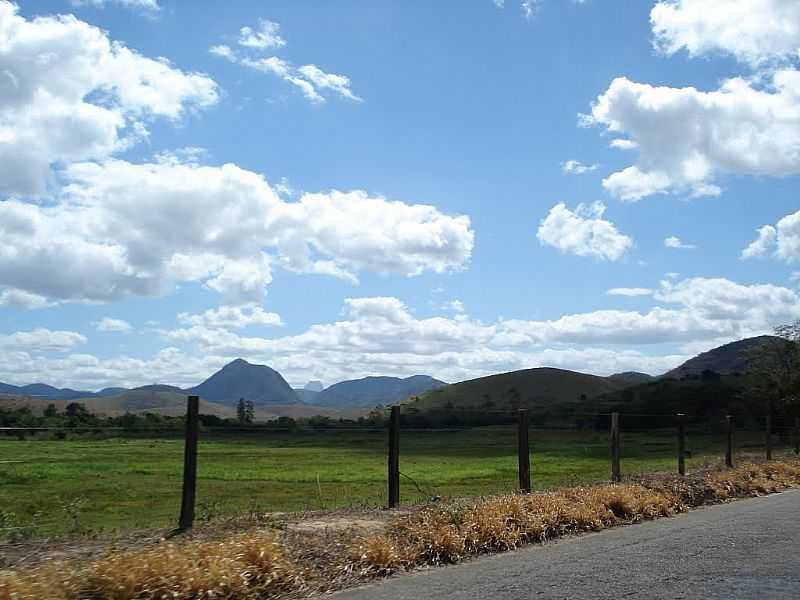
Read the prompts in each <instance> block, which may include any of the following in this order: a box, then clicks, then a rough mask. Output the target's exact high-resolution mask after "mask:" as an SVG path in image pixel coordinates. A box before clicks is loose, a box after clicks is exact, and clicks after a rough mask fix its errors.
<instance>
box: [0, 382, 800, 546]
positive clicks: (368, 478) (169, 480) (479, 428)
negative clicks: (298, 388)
mask: <svg viewBox="0 0 800 600" xmlns="http://www.w3.org/2000/svg"><path fill="white" fill-rule="evenodd" d="M171 423H172V424H171V425H169V426H165V427H161V428H157V429H150V430H145V431H142V430H137V429H135V428H130V427H72V428H69V429H64V428H47V427H41V428H31V427H4V428H0V507H2V508H0V539H3V538H5V539H6V540H7V541H8V540H15V539H16V540H19V539H26V537H27V538H39V537H47V536H52V535H60V534H64V533H77V532H83V533H85V532H89V531H92V532H93V531H97V530H102V529H132V528H138V527H156V526H157V527H169V526H172V527H175V531H176V532H180V531H184V530H186V529H189V528H191V527H192V526H193V525H194V524H195V522H196V521H197V520H201V521H205V520H210V519H213V518H215V517H217V516H222V515H241V514H245V515H248V514H249V515H259V518H269V517H268V515H269V513H270V512H273V511H295V510H309V509H319V508H339V507H376V506H388V507H390V508H393V507H397V506H398V505H400V504H401V503H413V502H419V501H426V502H427V501H431V500H436V499H437V498H438V497H444V496H477V495H485V494H491V493H498V492H514V491H521V492H530V491H531V490H532V489H551V488H555V487H560V486H565V485H582V484H589V483H595V482H601V481H608V480H609V479H611V480H612V481H620V480H621V479H622V477H623V476H634V477H635V476H640V475H645V474H647V473H654V472H677V473H679V474H681V475H684V474H685V473H687V472H688V471H691V470H697V469H702V468H704V467H712V466H714V467H721V466H723V465H727V466H729V467H730V466H733V465H734V463H735V462H737V461H738V462H741V461H744V460H750V459H755V458H760V459H764V458H766V459H772V458H779V457H781V456H786V455H790V454H797V453H798V452H800V422H799V421H798V419H796V418H793V417H792V418H791V422H787V421H786V420H781V419H777V420H776V419H774V418H773V416H772V415H769V414H767V415H764V416H763V417H762V418H758V419H753V418H751V417H748V418H747V419H741V420H737V417H736V416H731V415H727V416H726V415H719V417H709V416H708V415H705V416H702V417H698V416H691V415H683V414H673V415H669V414H646V415H639V414H627V413H622V414H621V413H617V412H614V413H598V414H572V415H570V416H569V418H568V419H566V418H564V419H560V420H553V419H547V418H545V416H543V415H541V414H535V413H529V411H528V410H526V409H520V410H492V409H489V408H487V409H485V410H484V409H460V408H459V409H453V408H452V407H447V408H444V409H441V410H440V411H439V412H438V413H437V412H435V411H432V412H426V414H424V415H422V414H419V413H417V412H416V411H414V410H413V408H409V407H408V406H406V405H400V406H395V407H392V408H391V409H390V410H388V411H385V412H384V411H380V412H375V413H373V414H372V415H371V417H369V418H364V419H359V420H357V421H346V420H341V421H332V420H330V419H317V420H314V419H310V420H307V421H300V422H295V421H293V420H291V419H285V418H284V419H278V420H276V421H271V422H269V423H266V424H242V425H241V426H231V425H230V424H228V426H226V427H221V426H218V425H215V424H214V423H215V422H214V421H213V419H211V420H209V418H207V417H205V416H203V415H200V414H199V412H198V398H197V397H196V396H189V398H188V408H187V412H186V416H185V418H184V419H183V420H182V426H181V427H180V428H176V426H175V421H171ZM179 423H180V422H179ZM265 515H267V516H265ZM176 517H177V522H176Z"/></svg>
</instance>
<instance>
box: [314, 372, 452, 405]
mask: <svg viewBox="0 0 800 600" xmlns="http://www.w3.org/2000/svg"><path fill="white" fill-rule="evenodd" d="M446 385H447V384H446V383H445V382H443V381H439V380H438V379H434V378H433V377H429V376H427V375H414V376H412V377H407V378H405V379H401V378H399V377H364V378H363V379H352V380H349V381H341V382H339V383H336V384H334V385H332V386H330V387H329V388H325V389H324V390H322V391H321V392H320V393H319V394H318V395H317V397H316V398H315V400H314V402H315V403H316V404H318V405H319V406H339V407H341V406H363V407H370V408H373V407H375V406H383V405H387V404H395V403H397V402H401V401H402V400H405V399H407V398H409V397H411V396H416V395H419V394H423V393H425V392H427V391H429V390H433V389H438V388H441V387H443V386H446Z"/></svg>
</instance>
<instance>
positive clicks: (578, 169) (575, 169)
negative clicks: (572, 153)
mask: <svg viewBox="0 0 800 600" xmlns="http://www.w3.org/2000/svg"><path fill="white" fill-rule="evenodd" d="M598 166H599V165H585V164H583V163H582V162H580V161H578V160H568V161H566V162H563V163H561V170H562V171H563V172H564V173H571V174H575V175H583V174H584V173H589V172H591V171H595V170H596V169H597V167H598Z"/></svg>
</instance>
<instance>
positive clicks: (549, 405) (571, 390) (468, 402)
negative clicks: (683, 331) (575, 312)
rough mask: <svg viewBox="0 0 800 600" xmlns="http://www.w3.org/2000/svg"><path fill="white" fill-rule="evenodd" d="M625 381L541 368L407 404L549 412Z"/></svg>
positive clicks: (461, 385)
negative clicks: (525, 409)
mask: <svg viewBox="0 0 800 600" xmlns="http://www.w3.org/2000/svg"><path fill="white" fill-rule="evenodd" d="M628 385H629V384H628V383H626V382H625V381H624V380H620V379H613V378H608V377H598V376H596V375H586V374H585V373H577V372H575V371H567V370H564V369H553V368H547V367H543V368H538V369H524V370H522V371H512V372H510V373H500V374H498V375H489V376H488V377H480V378H478V379H471V380H469V381H462V382H461V383H454V384H452V385H448V386H447V387H443V388H439V389H436V390H433V391H430V392H427V393H425V394H422V395H421V396H419V397H418V398H414V399H412V400H410V401H409V402H407V403H406V406H407V407H408V408H413V409H416V410H417V411H423V412H424V411H428V410H441V409H451V408H455V409H462V408H463V409H471V410H486V411H489V410H513V409H518V408H529V409H531V411H537V412H546V411H548V410H551V409H553V408H556V407H564V406H568V405H575V404H577V403H579V402H581V401H585V400H586V399H588V398H593V397H596V396H600V395H602V394H605V393H608V392H613V391H616V390H619V389H623V388H625V387H628Z"/></svg>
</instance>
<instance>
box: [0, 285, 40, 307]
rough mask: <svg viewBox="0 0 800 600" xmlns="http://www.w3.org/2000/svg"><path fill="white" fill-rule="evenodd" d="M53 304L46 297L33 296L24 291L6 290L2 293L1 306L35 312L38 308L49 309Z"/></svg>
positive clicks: (0, 294) (0, 295) (0, 296)
mask: <svg viewBox="0 0 800 600" xmlns="http://www.w3.org/2000/svg"><path fill="white" fill-rule="evenodd" d="M52 305H53V303H52V302H50V301H48V300H47V298H45V297H44V296H39V295H37V294H31V293H29V292H25V291H23V290H17V289H5V290H2V291H0V306H13V307H15V308H24V309H28V310H33V309H37V308H47V307H48V306H52Z"/></svg>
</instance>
